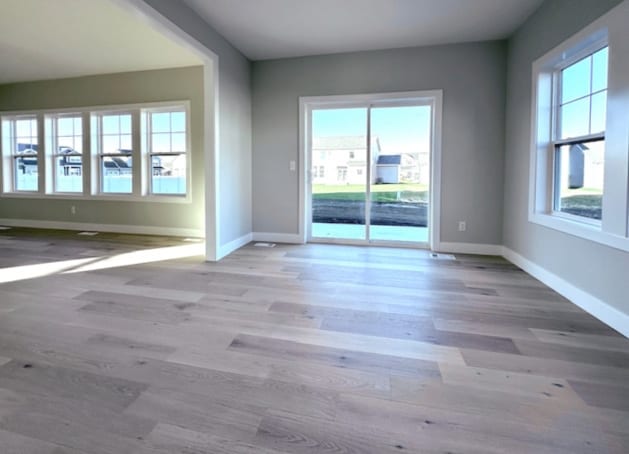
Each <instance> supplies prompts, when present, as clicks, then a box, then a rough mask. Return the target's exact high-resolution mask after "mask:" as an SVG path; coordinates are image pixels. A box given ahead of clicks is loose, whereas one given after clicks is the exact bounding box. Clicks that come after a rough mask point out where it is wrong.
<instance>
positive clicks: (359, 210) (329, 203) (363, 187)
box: [311, 108, 368, 240]
mask: <svg viewBox="0 0 629 454" xmlns="http://www.w3.org/2000/svg"><path fill="white" fill-rule="evenodd" d="M311 118H312V148H311V157H312V159H311V181H312V184H311V191H312V204H311V206H312V237H316V238H328V239H334V238H336V239H346V240H365V239H366V238H367V234H366V224H365V221H366V217H365V207H366V191H367V173H368V172H367V171H368V167H367V108H356V109H318V110H313V112H312V117H311Z"/></svg>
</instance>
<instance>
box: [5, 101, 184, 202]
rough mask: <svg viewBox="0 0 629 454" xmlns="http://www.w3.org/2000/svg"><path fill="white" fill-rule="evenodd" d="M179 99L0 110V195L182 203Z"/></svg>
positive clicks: (180, 107)
mask: <svg viewBox="0 0 629 454" xmlns="http://www.w3.org/2000/svg"><path fill="white" fill-rule="evenodd" d="M188 112H189V104H188V102H186V101H180V102H168V103H152V104H146V105H128V106H116V107H112V108H92V109H89V108H85V109H67V110H66V109H64V110H47V111H38V112H15V113H3V112H0V122H1V128H0V148H1V153H0V158H1V161H0V196H4V197H58V198H68V197H70V198H91V199H94V198H99V199H107V200H121V201H124V200H136V201H137V200H146V199H147V200H151V201H159V202H175V203H176V202H180V201H181V202H189V201H190V198H189V194H190V189H189V188H190V138H189V134H190V131H189V126H188V115H189V114H188Z"/></svg>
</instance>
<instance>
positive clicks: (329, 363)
mask: <svg viewBox="0 0 629 454" xmlns="http://www.w3.org/2000/svg"><path fill="white" fill-rule="evenodd" d="M195 248H196V249H199V245H198V244H195V243H190V242H183V241H182V240H180V239H172V238H171V239H169V238H159V237H141V236H125V235H111V234H107V235H106V234H100V235H98V236H95V237H85V236H78V235H76V233H72V232H59V231H40V230H28V229H11V230H6V231H0V267H1V269H0V282H2V283H0V453H2V454H31V453H32V454H136V453H137V454H166V453H177V454H202V453H261V454H271V453H319V452H323V453H328V452H329V453H393V452H395V453H399V452H412V453H443V454H445V453H483V454H487V453H536V454H537V453H565V454H568V453H588V454H589V453H627V452H629V340H627V339H625V338H624V337H622V336H621V335H619V334H618V333H616V332H614V331H613V330H611V329H610V328H608V327H606V326H605V325H603V324H602V323H600V322H599V321H597V320H596V319H594V318H593V317H591V316H589V315H588V314H586V313H584V312H583V311H581V310H580V309H579V308H577V307H576V306H574V305H572V304H571V303H570V302H568V301H566V300H564V299H563V298H562V297H561V296H559V295H557V294H556V293H555V292H553V291H552V290H550V289H548V288H547V287H545V286H544V285H542V284H541V283H539V282H538V281H536V280H535V279H533V278H531V277H530V276H528V275H526V274H525V273H523V272H522V271H521V270H519V269H518V268H516V267H515V266H513V265H511V264H509V263H507V262H505V261H504V260H503V259H500V258H495V257H472V256H457V259H456V260H446V259H434V258H431V257H430V255H429V253H428V252H427V251H420V250H408V249H387V248H363V247H349V246H347V247H346V246H332V245H321V244H317V245H306V246H282V245H278V246H277V247H275V248H260V247H254V246H253V245H249V246H247V247H244V248H243V249H241V250H239V251H237V252H236V253H234V254H232V255H231V256H229V257H227V258H225V259H224V260H222V261H221V262H220V263H205V262H203V259H202V257H201V256H198V255H194V254H195ZM191 254H192V255H191ZM178 255H179V256H182V257H181V258H177V259H171V260H164V261H160V260H161V259H165V258H169V257H174V256H178Z"/></svg>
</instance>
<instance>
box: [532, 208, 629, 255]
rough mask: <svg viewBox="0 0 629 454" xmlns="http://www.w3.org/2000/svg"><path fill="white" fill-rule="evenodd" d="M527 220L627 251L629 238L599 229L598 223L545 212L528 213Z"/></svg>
mask: <svg viewBox="0 0 629 454" xmlns="http://www.w3.org/2000/svg"><path fill="white" fill-rule="evenodd" d="M529 222H532V223H534V224H538V225H541V226H544V227H548V228H550V229H553V230H558V231H560V232H562V233H567V234H568V235H572V236H575V237H577V238H581V239H583V240H587V241H593V242H595V243H599V244H603V245H605V246H609V247H612V248H615V249H620V250H622V251H626V252H629V238H627V237H622V236H618V235H614V234H612V233H609V232H604V231H603V230H601V227H600V225H596V224H590V223H586V222H579V221H575V220H572V219H568V218H565V217H562V216H556V215H552V214H546V213H533V214H530V215H529Z"/></svg>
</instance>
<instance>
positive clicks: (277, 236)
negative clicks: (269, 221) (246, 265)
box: [252, 232, 304, 244]
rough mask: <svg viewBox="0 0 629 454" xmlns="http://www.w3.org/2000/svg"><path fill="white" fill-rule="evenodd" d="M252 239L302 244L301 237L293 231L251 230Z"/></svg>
mask: <svg viewBox="0 0 629 454" xmlns="http://www.w3.org/2000/svg"><path fill="white" fill-rule="evenodd" d="M252 241H266V242H269V243H290V244H304V240H303V238H302V237H301V236H300V235H298V234H295V233H269V232H253V233H252Z"/></svg>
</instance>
